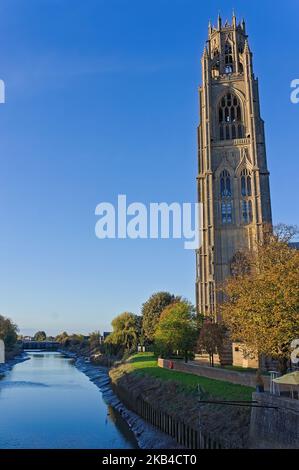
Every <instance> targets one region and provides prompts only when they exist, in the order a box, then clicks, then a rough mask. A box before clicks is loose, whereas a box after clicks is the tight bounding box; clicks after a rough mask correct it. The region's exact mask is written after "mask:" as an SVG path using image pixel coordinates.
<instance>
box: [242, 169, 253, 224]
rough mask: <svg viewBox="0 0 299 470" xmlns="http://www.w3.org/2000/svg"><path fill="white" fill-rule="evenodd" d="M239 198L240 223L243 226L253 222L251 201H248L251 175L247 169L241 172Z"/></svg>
mask: <svg viewBox="0 0 299 470" xmlns="http://www.w3.org/2000/svg"><path fill="white" fill-rule="evenodd" d="M241 196H242V201H241V215H242V221H243V223H245V224H250V223H251V222H252V220H253V211H252V201H251V199H249V198H250V197H251V196H252V184H251V173H250V171H249V170H247V169H244V170H242V172H241Z"/></svg>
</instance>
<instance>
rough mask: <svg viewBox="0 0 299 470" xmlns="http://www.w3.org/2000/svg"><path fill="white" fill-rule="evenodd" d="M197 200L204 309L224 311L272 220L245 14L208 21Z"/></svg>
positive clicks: (201, 307)
mask: <svg viewBox="0 0 299 470" xmlns="http://www.w3.org/2000/svg"><path fill="white" fill-rule="evenodd" d="M199 95H200V125H199V127H198V176H197V186H198V200H199V202H201V203H202V204H203V227H202V229H203V231H202V242H203V243H202V247H201V248H200V249H199V250H198V252H197V254H196V256H197V261H196V267H197V273H196V274H197V275H196V302H197V309H198V312H201V313H203V314H205V315H213V316H214V317H215V318H217V317H218V315H219V314H218V311H219V310H218V308H217V306H218V305H219V303H221V301H222V298H221V294H220V293H219V292H218V289H217V288H218V287H219V286H220V285H221V283H222V281H223V280H225V279H226V278H227V277H228V276H229V275H230V274H231V266H232V262H233V260H234V259H235V257H236V256H239V255H238V254H239V253H240V252H241V253H244V252H245V253H246V251H249V250H251V249H254V247H255V245H256V242H257V241H259V240H260V239H261V237H262V232H263V225H264V224H271V203H270V190H269V172H268V169H267V160H266V148H265V135H264V122H263V120H262V118H261V115H260V103H259V91H258V80H257V78H255V76H254V73H253V63H252V53H251V51H250V48H249V44H248V36H247V34H246V27H245V22H244V21H242V22H241V23H240V24H237V20H236V17H235V15H234V14H233V18H232V24H229V23H228V22H226V23H225V24H222V21H221V18H220V17H218V24H217V27H212V26H211V24H210V25H209V35H208V41H207V44H206V47H205V49H204V53H203V57H202V86H201V87H200V89H199Z"/></svg>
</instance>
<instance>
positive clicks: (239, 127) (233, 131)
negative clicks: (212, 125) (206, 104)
mask: <svg viewBox="0 0 299 470" xmlns="http://www.w3.org/2000/svg"><path fill="white" fill-rule="evenodd" d="M218 122H219V136H220V140H231V139H242V138H243V137H244V125H243V121H242V111H241V104H240V101H239V99H238V98H237V97H236V96H235V95H234V94H232V93H227V94H226V95H225V96H223V97H222V99H221V101H220V103H219V108H218Z"/></svg>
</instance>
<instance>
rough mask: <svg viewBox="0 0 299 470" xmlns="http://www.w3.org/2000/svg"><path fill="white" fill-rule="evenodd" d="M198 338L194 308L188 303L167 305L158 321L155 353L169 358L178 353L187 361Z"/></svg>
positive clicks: (155, 335) (181, 302)
mask: <svg viewBox="0 0 299 470" xmlns="http://www.w3.org/2000/svg"><path fill="white" fill-rule="evenodd" d="M197 337H198V322H197V318H196V315H195V311H194V307H193V306H192V304H190V302H188V301H180V302H176V303H173V304H170V305H168V307H166V308H165V309H164V310H163V312H162V314H161V316H160V319H159V323H158V325H157V328H156V331H155V334H154V340H155V349H156V351H157V352H158V353H159V354H160V355H163V356H169V355H171V354H173V353H174V352H176V351H178V352H179V353H181V354H183V356H184V358H185V361H186V362H187V361H188V358H189V357H190V353H191V354H192V353H193V351H194V347H195V344H196V339H197Z"/></svg>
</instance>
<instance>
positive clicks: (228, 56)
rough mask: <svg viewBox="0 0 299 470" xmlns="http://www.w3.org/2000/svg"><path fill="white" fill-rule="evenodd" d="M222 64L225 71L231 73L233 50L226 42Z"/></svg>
mask: <svg viewBox="0 0 299 470" xmlns="http://www.w3.org/2000/svg"><path fill="white" fill-rule="evenodd" d="M224 64H225V66H224V71H225V73H226V74H231V73H233V51H232V46H231V45H230V44H229V43H226V44H225V47H224Z"/></svg>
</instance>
